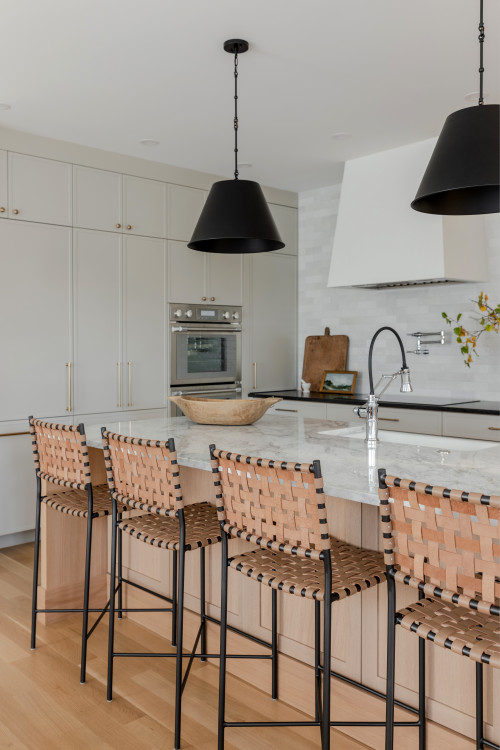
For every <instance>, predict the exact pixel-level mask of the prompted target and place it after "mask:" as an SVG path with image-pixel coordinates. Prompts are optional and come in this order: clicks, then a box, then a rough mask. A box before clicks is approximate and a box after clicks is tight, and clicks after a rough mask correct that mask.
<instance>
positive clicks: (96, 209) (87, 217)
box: [73, 166, 123, 233]
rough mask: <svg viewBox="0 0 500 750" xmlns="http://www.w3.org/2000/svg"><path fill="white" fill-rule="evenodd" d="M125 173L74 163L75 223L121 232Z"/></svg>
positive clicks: (86, 227) (83, 226)
mask: <svg viewBox="0 0 500 750" xmlns="http://www.w3.org/2000/svg"><path fill="white" fill-rule="evenodd" d="M122 225H123V221H122V176H121V174H117V173H116V172H106V171H105V170H104V169H89V168H88V167H78V166H74V167H73V226H75V227H81V228H83V229H102V230H103V231H105V232H119V233H121V232H122Z"/></svg>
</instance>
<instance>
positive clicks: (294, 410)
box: [274, 408, 299, 414]
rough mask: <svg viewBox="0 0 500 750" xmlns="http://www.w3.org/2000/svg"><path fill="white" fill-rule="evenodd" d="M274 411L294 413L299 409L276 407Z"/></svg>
mask: <svg viewBox="0 0 500 750" xmlns="http://www.w3.org/2000/svg"><path fill="white" fill-rule="evenodd" d="M274 411H293V412H295V414H297V412H298V411H299V410H298V409H278V408H276V409H275V410H274Z"/></svg>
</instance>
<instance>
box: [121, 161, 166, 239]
mask: <svg viewBox="0 0 500 750" xmlns="http://www.w3.org/2000/svg"><path fill="white" fill-rule="evenodd" d="M129 227H130V229H129ZM123 231H124V233H125V234H128V233H129V232H130V234H140V235H143V236H145V237H166V236H167V185H166V183H164V182H158V181H156V180H145V179H143V178H142V177H130V176H129V175H124V177H123Z"/></svg>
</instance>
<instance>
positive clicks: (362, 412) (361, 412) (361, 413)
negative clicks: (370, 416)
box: [353, 406, 368, 419]
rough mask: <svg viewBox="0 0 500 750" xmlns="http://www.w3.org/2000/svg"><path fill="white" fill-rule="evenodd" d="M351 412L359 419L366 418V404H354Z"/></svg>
mask: <svg viewBox="0 0 500 750" xmlns="http://www.w3.org/2000/svg"><path fill="white" fill-rule="evenodd" d="M353 412H354V413H355V414H357V415H358V417H359V418H360V419H366V415H367V413H368V410H367V408H366V406H355V407H354V409H353Z"/></svg>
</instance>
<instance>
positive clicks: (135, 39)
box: [0, 0, 500, 191]
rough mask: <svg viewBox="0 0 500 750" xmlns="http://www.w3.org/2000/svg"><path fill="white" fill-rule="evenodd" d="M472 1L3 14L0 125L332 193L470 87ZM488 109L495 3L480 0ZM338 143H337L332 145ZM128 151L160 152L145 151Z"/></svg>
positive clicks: (250, 2)
mask: <svg viewBox="0 0 500 750" xmlns="http://www.w3.org/2000/svg"><path fill="white" fill-rule="evenodd" d="M478 13H479V0H415V1H414V2H408V1H406V0H140V2H138V1H137V0H44V2H40V0H5V2H4V3H3V4H2V12H1V26H0V58H1V70H2V76H1V79H0V102H7V103H8V104H10V105H11V107H12V108H11V109H10V110H8V111H0V126H4V127H7V128H14V129H17V130H23V131H26V132H31V133H36V134H39V135H45V136H50V137H53V138H60V139H63V140H67V141H72V142H75V143H80V144H85V145H89V146H94V147H98V148H103V149H107V150H111V151H116V152H120V153H124V154H129V155H133V156H142V157H143V158H147V159H153V160H155V161H156V160H157V161H162V162H166V163H168V164H174V165H177V166H182V167H190V168H193V169H199V170H202V171H206V172H212V173H215V174H221V175H225V176H230V175H231V173H232V169H233V162H232V159H233V152H232V148H233V145H232V138H233V130H232V127H233V126H232V116H233V98H232V97H233V70H232V65H233V63H232V58H231V57H230V56H229V55H228V54H227V53H225V52H224V51H223V49H222V43H223V42H224V40H225V39H228V38H233V37H242V38H244V39H247V40H248V41H249V42H250V45H251V48H250V51H249V52H248V53H246V54H245V55H242V56H241V57H240V66H239V72H240V76H239V94H240V100H239V110H240V111H239V114H240V130H239V140H240V159H241V161H244V162H251V164H252V167H250V168H242V170H241V177H242V178H246V179H254V180H257V181H259V182H262V183H263V184H267V185H273V186H276V187H282V188H288V189H290V190H298V191H300V190H307V189H310V188H314V187H319V186H322V185H326V184H331V183H334V182H336V181H337V180H338V178H339V175H340V174H341V163H342V162H343V161H344V160H345V159H349V158H353V157H356V156H362V155H364V154H368V153H373V152H376V151H381V150H384V149H388V148H391V147H396V146H400V145H403V144H406V143H411V142H414V141H418V140H422V139H425V138H430V137H432V136H435V135H437V134H438V133H439V131H440V129H441V126H442V124H443V121H444V119H445V117H446V115H448V114H449V113H450V112H452V111H454V110H456V109H459V108H461V107H464V106H470V105H471V102H466V101H465V100H464V95H465V94H467V93H469V92H471V91H475V90H477V88H478V74H477V68H478V54H479V53H478V43H477V24H478ZM485 22H486V42H485V65H486V73H485V90H486V91H487V92H489V98H488V99H487V102H486V103H493V102H499V101H500V98H499V91H500V82H499V79H500V76H499V71H500V4H499V3H498V1H497V0H485ZM339 131H347V132H349V133H351V134H352V138H351V139H349V140H347V141H337V140H334V139H333V138H332V135H333V133H336V132H339ZM142 138H152V139H156V140H159V141H160V145H159V146H157V147H156V148H146V147H144V146H141V145H140V144H139V140H140V139H142Z"/></svg>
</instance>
